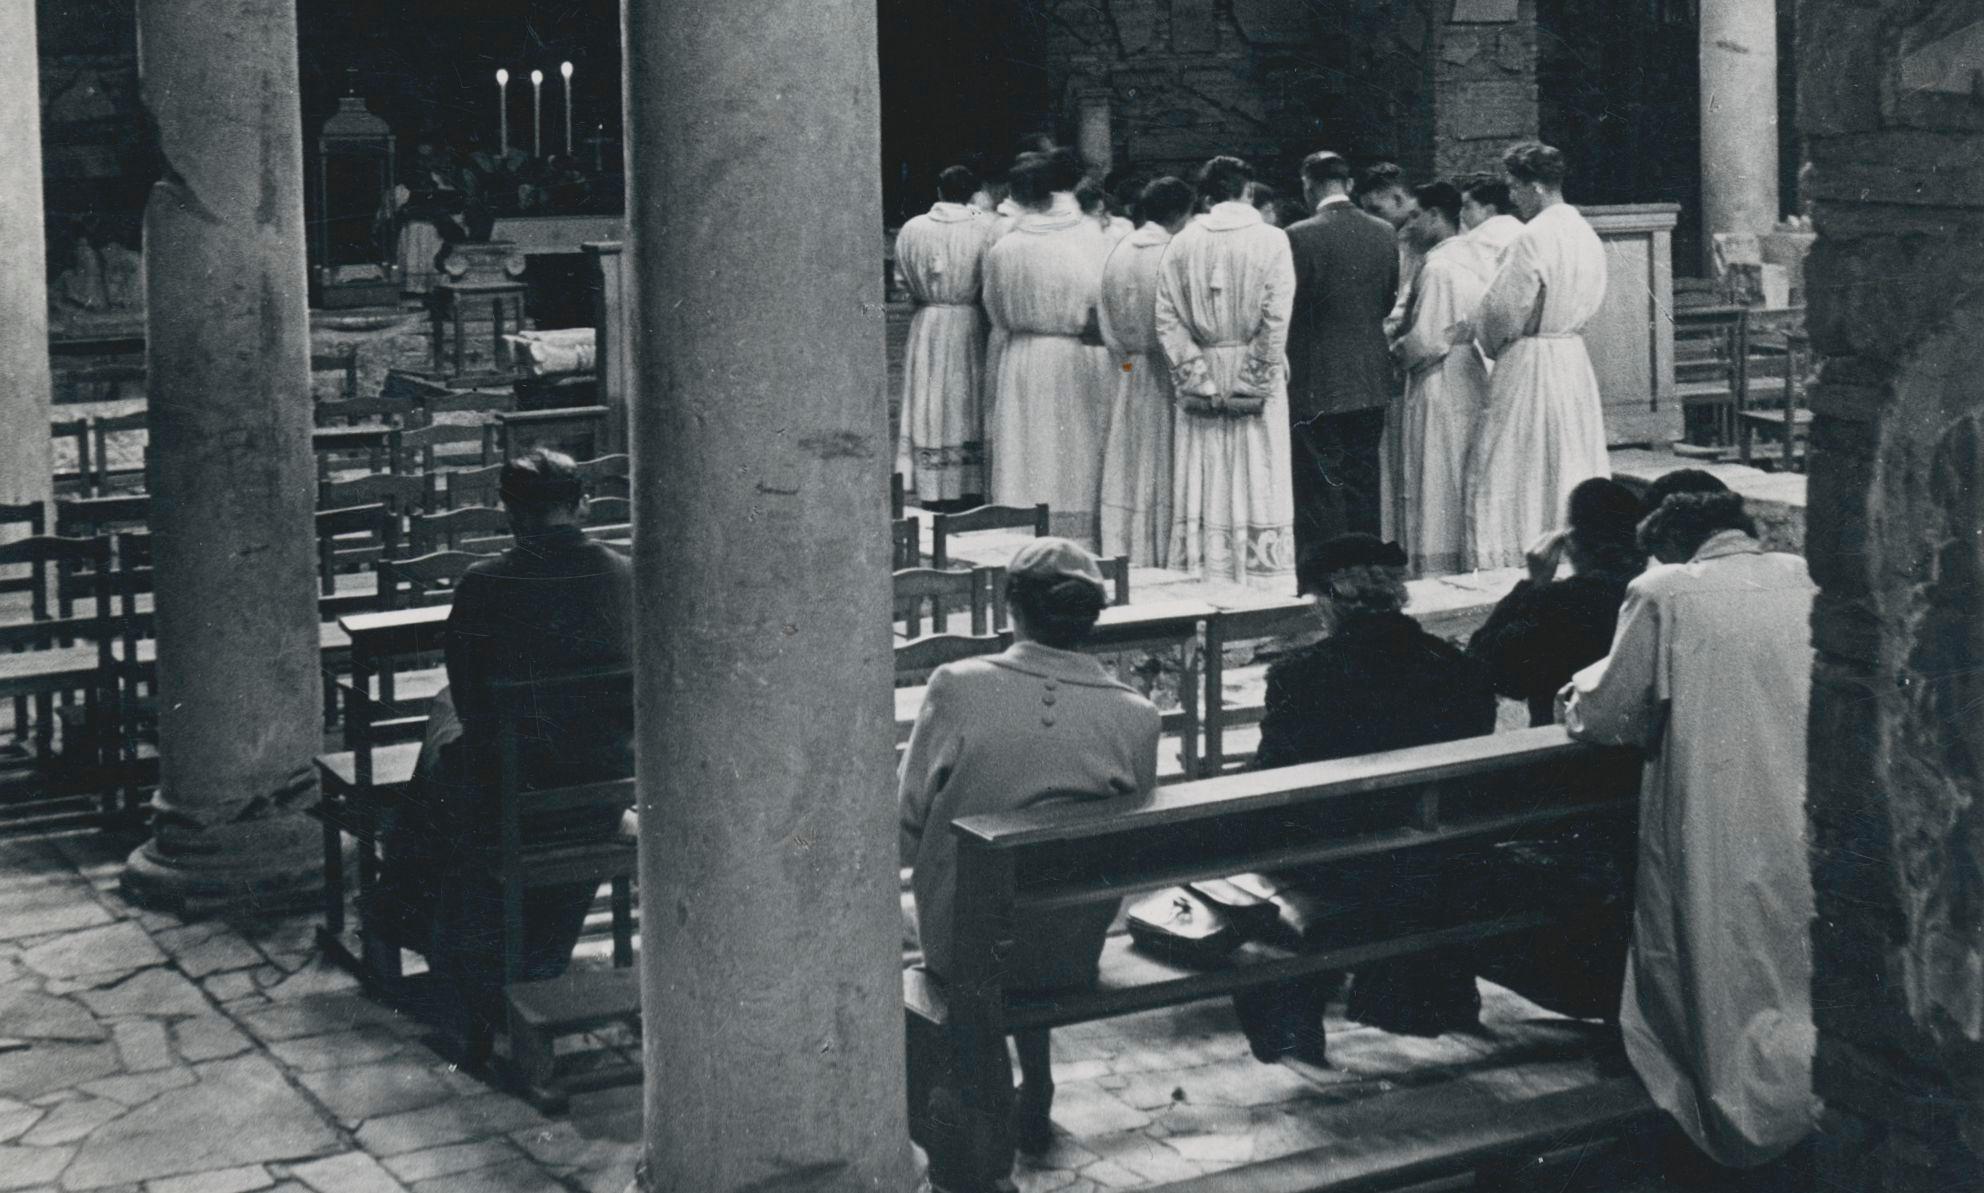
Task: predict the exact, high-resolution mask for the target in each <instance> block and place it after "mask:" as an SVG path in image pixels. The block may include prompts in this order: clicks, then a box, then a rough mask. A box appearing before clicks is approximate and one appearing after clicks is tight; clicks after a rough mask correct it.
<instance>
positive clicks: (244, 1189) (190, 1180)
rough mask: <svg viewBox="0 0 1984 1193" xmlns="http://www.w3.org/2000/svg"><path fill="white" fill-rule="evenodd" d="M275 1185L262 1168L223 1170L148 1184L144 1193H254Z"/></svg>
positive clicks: (256, 1166) (267, 1172)
mask: <svg viewBox="0 0 1984 1193" xmlns="http://www.w3.org/2000/svg"><path fill="white" fill-rule="evenodd" d="M273 1184H275V1178H273V1177H271V1176H270V1175H269V1170H268V1169H266V1168H264V1167H262V1166H261V1165H260V1164H249V1165H246V1166H244V1167H241V1168H223V1169H220V1170H218V1171H215V1172H195V1173H190V1174H188V1175H186V1176H168V1177H164V1178H162V1179H160V1180H155V1181H147V1182H146V1183H145V1193H253V1191H254V1190H256V1189H266V1188H268V1187H269V1186H270V1185H273Z"/></svg>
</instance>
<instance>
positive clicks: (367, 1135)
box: [358, 1093, 544, 1156]
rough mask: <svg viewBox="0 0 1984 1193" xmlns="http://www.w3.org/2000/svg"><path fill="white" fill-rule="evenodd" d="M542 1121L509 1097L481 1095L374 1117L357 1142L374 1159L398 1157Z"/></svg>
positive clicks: (481, 1137)
mask: <svg viewBox="0 0 1984 1193" xmlns="http://www.w3.org/2000/svg"><path fill="white" fill-rule="evenodd" d="M543 1121H544V1117H543V1116H542V1115H540V1114H538V1113H537V1112H536V1111H535V1110H532V1109H531V1108H530V1107H529V1106H528V1105H526V1104H524V1103H523V1102H520V1101H518V1100H517V1099H515V1098H513V1097H510V1096H509V1095H507V1094H494V1093H491V1094H481V1095H478V1096H473V1097H467V1098H460V1099H457V1100H456V1101H452V1102H443V1103H441V1104H439V1105H437V1106H428V1107H424V1108H422V1109H420V1110H410V1111H407V1112H406V1113H405V1114H394V1115H388V1116H387V1117H385V1118H375V1119H373V1120H372V1121H371V1122H368V1123H366V1124H365V1125H364V1126H363V1127H360V1128H359V1129H358V1142H359V1146H361V1147H363V1148H364V1149H365V1150H366V1151H368V1152H371V1153H372V1154H373V1155H375V1156H396V1155H399V1154H401V1153H403V1152H410V1151H414V1150H417V1149H419V1148H423V1147H437V1146H439V1145H441V1144H444V1143H461V1142H463V1141H464V1140H470V1139H487V1138H489V1137H490V1136H493V1135H502V1134H506V1133H508V1132H510V1131H517V1130H521V1129H523V1128H524V1127H530V1126H536V1125H538V1124H539V1123H542V1122H543Z"/></svg>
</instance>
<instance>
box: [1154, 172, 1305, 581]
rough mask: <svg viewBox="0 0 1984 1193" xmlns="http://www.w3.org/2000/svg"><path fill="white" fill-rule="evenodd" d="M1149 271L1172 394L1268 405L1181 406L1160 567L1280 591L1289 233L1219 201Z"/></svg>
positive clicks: (1286, 546)
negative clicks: (1154, 276)
mask: <svg viewBox="0 0 1984 1193" xmlns="http://www.w3.org/2000/svg"><path fill="white" fill-rule="evenodd" d="M1158 275H1159V280H1158V289H1157V310H1156V324H1157V338H1158V340H1159V341H1160V342H1161V343H1162V344H1163V346H1164V354H1165V356H1166V358H1167V359H1168V360H1169V362H1170V365H1171V381H1172V385H1173V387H1174V389H1175V390H1176V392H1177V393H1178V394H1179V395H1181V397H1182V396H1183V395H1187V394H1203V395H1208V396H1211V395H1217V396H1220V397H1222V398H1223V397H1225V396H1227V395H1232V394H1235V393H1243V394H1247V395H1250V396H1259V397H1265V398H1266V399H1267V406H1266V408H1265V409H1264V410H1263V411H1262V412H1261V413H1260V414H1257V415H1240V416H1234V417H1205V416H1201V415H1196V414H1188V413H1186V412H1185V411H1184V410H1183V409H1182V408H1181V409H1180V410H1179V412H1178V416H1177V423H1176V426H1177V431H1176V441H1175V446H1174V452H1173V460H1172V470H1171V471H1172V477H1173V481H1172V492H1171V547H1170V551H1169V555H1170V560H1169V566H1170V567H1172V568H1176V569H1178V570H1181V571H1193V572H1198V573H1200V574H1202V575H1205V576H1208V577H1212V578H1216V579H1222V580H1234V581H1238V582H1241V583H1244V584H1250V585H1253V586H1255V587H1258V588H1265V589H1270V590H1274V591H1281V592H1285V591H1286V590H1287V589H1288V587H1289V585H1290V583H1291V581H1292V580H1293V578H1294V575H1295V498H1294V487H1293V485H1292V483H1291V480H1290V477H1289V463H1290V462H1289V454H1288V452H1289V445H1288V351H1287V349H1288V320H1289V310H1290V308H1291V307H1292V306H1293V305H1294V301H1295V261H1294V258H1293V257H1292V256H1291V255H1290V253H1289V248H1288V234H1287V233H1285V232H1283V231H1282V230H1281V229H1280V228H1275V227H1270V226H1269V225H1268V224H1267V223H1266V222H1265V221H1264V220H1262V218H1261V213H1260V211H1259V210H1258V209H1257V208H1255V207H1254V206H1253V205H1252V204H1251V203H1221V204H1218V205H1217V206H1215V207H1214V208H1213V209H1212V210H1211V211H1210V212H1207V213H1206V214H1205V215H1204V216H1203V217H1202V218H1200V219H1198V220H1195V221H1193V222H1192V223H1191V224H1190V225H1188V226H1187V227H1186V228H1185V229H1184V230H1183V231H1181V232H1180V233H1178V235H1177V236H1176V237H1175V238H1173V239H1172V241H1171V247H1170V248H1169V249H1167V250H1166V251H1165V254H1164V261H1163V263H1162V265H1160V266H1159V269H1158Z"/></svg>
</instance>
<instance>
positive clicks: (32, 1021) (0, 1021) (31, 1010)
mask: <svg viewBox="0 0 1984 1193" xmlns="http://www.w3.org/2000/svg"><path fill="white" fill-rule="evenodd" d="M0 1031H4V1032H5V1034H7V1035H9V1036H12V1037H14V1038H16V1039H23V1040H75V1041H85V1042H86V1041H93V1040H101V1039H104V1038H105V1037H106V1036H108V1035H109V1031H108V1029H106V1028H105V1027H104V1026H103V1024H101V1023H98V1022H97V1021H96V1018H95V1016H93V1015H91V1014H90V1013H89V1011H88V1010H86V1009H85V1008H84V1007H82V1006H80V1005H79V1004H77V1003H76V1002H75V1001H74V1000H73V999H67V998H56V997H54V996H53V995H49V994H43V993H41V992H40V991H38V990H31V989H28V988H27V987H25V986H16V987H14V988H12V989H6V990H0Z"/></svg>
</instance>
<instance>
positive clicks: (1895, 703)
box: [1704, 0, 1984, 1193]
mask: <svg viewBox="0 0 1984 1193" xmlns="http://www.w3.org/2000/svg"><path fill="white" fill-rule="evenodd" d="M1704 7H1707V6H1704ZM1973 15H1974V14H1972V13H1971V12H1970V11H1969V6H1966V5H1963V4H1947V5H1942V6H1933V5H1931V6H1921V5H1874V6H1869V5H1866V4H1863V3H1860V0H1804V3H1803V4H1802V5H1801V6H1800V7H1799V11H1798V25H1799V28H1798V40H1799V86H1798V108H1799V111H1798V120H1799V125H1800V128H1801V131H1802V132H1803V133H1804V135H1805V144H1806V147H1807V152H1808V156H1809V164H1808V166H1807V173H1806V178H1805V181H1804V182H1803V183H1802V184H1801V186H1800V190H1801V192H1803V194H1804V195H1805V197H1806V198H1807V199H1808V200H1809V201H1810V202H1811V203H1812V204H1813V208H1814V210H1813V217H1814V222H1815V224H1816V225H1817V228H1818V232H1819V236H1818V242H1817V244H1816V245H1815V246H1814V247H1813V250H1812V254H1811V256H1810V258H1809V259H1808V260H1807V263H1806V279H1807V280H1806V293H1807V295H1808V298H1809V306H1808V315H1807V322H1808V325H1809V326H1810V329H1811V333H1812V342H1813V346H1814V347H1815V348H1816V349H1817V350H1818V351H1819V352H1820V353H1821V354H1822V355H1823V356H1824V358H1825V367H1824V372H1823V374H1822V375H1821V380H1820V384H1819V385H1818V386H1817V387H1816V388H1815V389H1814V390H1813V392H1812V395H1811V404H1812V409H1813V412H1814V414H1815V415H1816V418H1815V422H1814V426H1813V430H1812V453H1811V472H1810V477H1811V493H1810V498H1811V500H1810V502H1809V506H1808V513H1809V528H1808V531H1807V535H1806V552H1807V555H1808V556H1809V558H1810V561H1811V565H1812V575H1813V577H1814V578H1815V579H1816V580H1817V581H1818V582H1819V585H1820V593H1819V600H1818V602H1817V604H1816V606H1815V607H1814V609H1813V613H1812V639H1813V646H1814V647H1815V648H1816V652H1817V669H1816V671H1815V672H1814V677H1813V685H1812V714H1811V747H1810V750H1811V754H1810V767H1809V771H1810V775H1811V778H1810V784H1809V792H1808V811H1809V816H1810V825H1811V847H1812V879H1813V884H1812V885H1813V890H1814V893H1815V894H1816V895H1817V903H1816V908H1815V910H1816V912H1817V916H1816V919H1815V921H1814V923H1813V925H1812V942H1813V956H1812V962H1813V964H1812V1010H1813V1018H1814V1021H1815V1023H1816V1025H1817V1027H1818V1030H1819V1040H1818V1052H1817V1056H1816V1061H1815V1064H1814V1066H1813V1072H1812V1084H1813V1087H1814V1090H1815V1092H1816V1093H1817V1094H1818V1095H1819V1097H1820V1098H1822V1099H1823V1100H1824V1102H1825V1115H1826V1117H1825V1120H1824V1121H1823V1122H1822V1124H1821V1130H1820V1132H1819V1134H1818V1136H1817V1147H1818V1162H1819V1171H1820V1172H1822V1173H1824V1174H1825V1183H1826V1184H1827V1185H1828V1186H1829V1187H1834V1188H1840V1189H1856V1190H1866V1191H1868V1193H1927V1191H1929V1190H1938V1189H1977V1188H1984V983H1980V982H1979V980H1978V974H1979V972H1980V971H1984V901H1980V900H1979V898H1978V893H1977V892H1978V881H1979V875H1980V874H1984V770H1981V769H1980V764H1979V760H1980V759H1984V732H1980V722H1979V720H1978V717H1977V715H1976V710H1977V708H1978V706H1979V701H1980V699H1984V693H1980V676H1984V624H1980V621H1979V618H1978V609H1979V607H1980V605H1981V604H1984V592H1981V591H1980V577H1984V388H1980V386H1979V383H1978V378H1979V377H1980V376H1984V120H1980V118H1979V113H1978V108H1977V103H1976V100H1975V98H1974V95H1973V86H1974V82H1973V80H1974V78H1975V71H1976V69H1977V64H1978V63H1979V61H1980V60H1981V59H1980V52H1981V51H1984V29H1980V28H1979V27H1977V26H1976V25H1975V24H1973V23H1972V20H1971V17H1972V16H1973Z"/></svg>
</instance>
